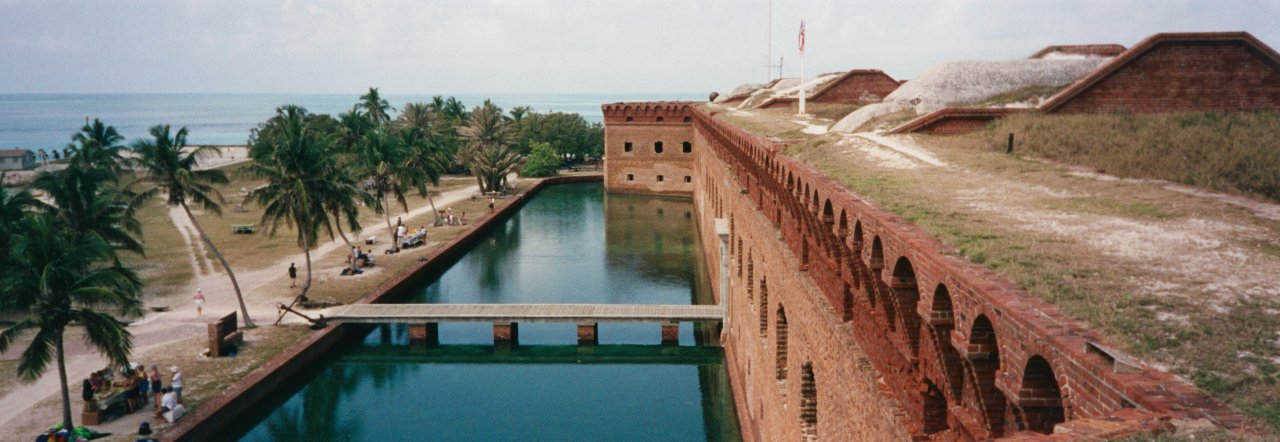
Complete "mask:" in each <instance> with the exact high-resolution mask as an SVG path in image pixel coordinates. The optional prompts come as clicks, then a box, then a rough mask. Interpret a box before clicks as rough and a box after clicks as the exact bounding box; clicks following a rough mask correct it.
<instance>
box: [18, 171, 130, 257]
mask: <svg viewBox="0 0 1280 442" xmlns="http://www.w3.org/2000/svg"><path fill="white" fill-rule="evenodd" d="M32 185H33V186H34V187H35V188H36V189H39V190H41V191H44V193H45V194H46V195H48V197H49V199H50V200H52V204H51V206H50V207H49V210H50V213H52V214H53V216H54V217H55V218H57V220H58V222H59V223H60V224H61V225H63V226H65V227H66V228H67V229H68V230H70V231H71V232H73V233H75V234H77V235H85V234H90V233H92V234H95V235H97V236H98V237H100V238H102V239H103V240H104V241H106V243H107V244H108V245H110V246H111V254H112V256H113V257H114V256H116V253H115V251H116V250H125V251H129V252H134V253H137V254H140V255H141V254H144V251H143V249H142V243H141V242H138V240H137V239H135V238H134V237H133V235H140V234H142V224H141V223H140V222H138V220H137V218H136V217H135V214H136V211H137V209H138V208H139V207H141V206H142V204H143V203H144V202H145V201H146V200H147V199H150V197H152V196H154V195H155V190H154V189H153V190H148V191H142V192H137V191H134V190H133V185H134V183H128V184H124V183H120V182H118V181H116V173H115V172H113V171H111V170H109V169H106V168H102V167H92V166H91V165H90V164H89V163H88V162H75V161H73V162H72V164H71V165H70V166H69V167H67V168H66V169H63V170H59V171H54V172H47V171H46V172H41V173H40V174H39V175H37V176H36V179H35V182H34V183H33V184H32Z"/></svg>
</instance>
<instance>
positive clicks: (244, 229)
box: [231, 224, 253, 234]
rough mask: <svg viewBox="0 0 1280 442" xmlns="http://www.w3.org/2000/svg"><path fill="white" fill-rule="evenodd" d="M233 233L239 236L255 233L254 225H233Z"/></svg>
mask: <svg viewBox="0 0 1280 442" xmlns="http://www.w3.org/2000/svg"><path fill="white" fill-rule="evenodd" d="M231 233H233V234H237V233H245V234H249V233H253V224H232V225H231Z"/></svg>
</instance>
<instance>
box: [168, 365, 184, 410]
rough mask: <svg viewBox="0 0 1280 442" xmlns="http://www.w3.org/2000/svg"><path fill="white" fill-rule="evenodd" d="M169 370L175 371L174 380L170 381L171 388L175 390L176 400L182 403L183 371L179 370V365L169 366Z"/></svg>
mask: <svg viewBox="0 0 1280 442" xmlns="http://www.w3.org/2000/svg"><path fill="white" fill-rule="evenodd" d="M169 371H170V372H173V380H172V381H169V390H170V391H172V392H173V396H174V400H175V401H176V402H177V403H179V404H181V403H182V372H181V371H179V370H178V366H177V365H174V366H172V367H169Z"/></svg>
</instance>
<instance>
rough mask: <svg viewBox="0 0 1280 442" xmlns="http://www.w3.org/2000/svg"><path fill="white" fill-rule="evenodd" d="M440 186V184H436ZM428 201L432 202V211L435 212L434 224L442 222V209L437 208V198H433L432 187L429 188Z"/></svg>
mask: <svg viewBox="0 0 1280 442" xmlns="http://www.w3.org/2000/svg"><path fill="white" fill-rule="evenodd" d="M436 187H439V186H436ZM427 202H429V203H431V213H433V214H435V216H436V220H435V223H434V224H432V225H436V224H440V211H439V210H436V200H435V199H433V198H431V189H430V188H428V189H427Z"/></svg>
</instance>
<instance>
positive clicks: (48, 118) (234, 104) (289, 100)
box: [0, 90, 705, 149]
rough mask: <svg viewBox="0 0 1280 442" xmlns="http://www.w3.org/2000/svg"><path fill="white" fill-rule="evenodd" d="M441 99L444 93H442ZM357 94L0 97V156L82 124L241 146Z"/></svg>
mask: <svg viewBox="0 0 1280 442" xmlns="http://www.w3.org/2000/svg"><path fill="white" fill-rule="evenodd" d="M382 92H383V93H384V94H385V95H384V97H385V98H386V99H387V101H388V102H390V103H391V105H392V106H393V107H395V108H396V109H399V108H400V107H402V106H403V105H404V103H406V102H411V101H421V102H430V101H431V95H426V94H421V95H404V94H399V95H398V94H392V93H387V92H388V91H385V90H384V91H382ZM444 95H445V96H446V97H448V94H444ZM359 97H360V94H351V95H346V94H302V95H285V94H0V149H10V148H15V147H20V148H26V149H54V148H58V149H60V148H62V147H65V146H66V145H67V143H69V142H70V141H71V135H73V134H74V133H75V132H77V131H79V130H80V126H82V125H83V124H84V121H85V118H86V117H87V118H90V119H92V118H100V119H102V121H103V122H105V123H107V124H110V125H113V126H115V127H116V129H117V130H119V131H120V133H121V135H124V137H125V138H127V139H129V140H133V139H135V138H141V137H145V136H147V130H148V128H150V127H151V126H154V125H157V124H169V125H172V126H174V127H178V126H187V128H188V129H189V130H190V136H189V138H188V141H189V142H191V143H193V144H245V141H246V140H248V138H249V129H252V128H254V127H256V126H257V125H258V123H261V122H263V121H266V119H267V118H270V117H271V116H272V115H273V114H274V113H275V109H276V108H277V107H279V106H280V105H283V104H297V105H300V106H302V107H305V108H307V110H309V111H311V112H314V113H326V114H330V115H335V116H336V115H337V114H339V113H341V112H346V111H348V110H350V109H351V105H353V104H355V103H356V101H357V100H358V99H359ZM456 97H457V98H458V99H459V100H461V101H462V102H463V104H465V105H467V107H468V108H472V107H475V106H476V105H479V104H480V103H482V102H483V101H484V99H485V98H491V99H492V100H493V101H494V103H496V104H497V105H499V106H501V107H502V108H504V109H510V108H512V107H514V106H530V107H533V109H534V110H536V111H539V112H550V111H558V112H572V113H577V114H579V115H582V116H583V118H586V119H587V120H588V121H600V120H601V114H600V105H601V104H603V103H612V102H617V101H648V100H655V99H662V100H692V99H697V98H698V97H702V98H705V96H703V95H701V94H668V95H665V96H664V95H662V94H641V95H625V94H617V95H592V94H561V95H537V94H522V95H476V94H471V95H457V96H456Z"/></svg>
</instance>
